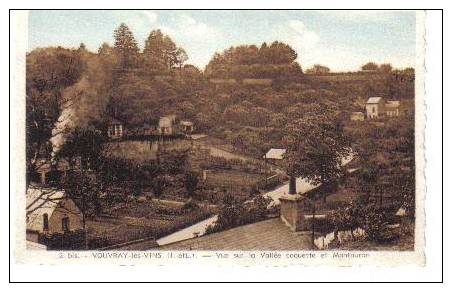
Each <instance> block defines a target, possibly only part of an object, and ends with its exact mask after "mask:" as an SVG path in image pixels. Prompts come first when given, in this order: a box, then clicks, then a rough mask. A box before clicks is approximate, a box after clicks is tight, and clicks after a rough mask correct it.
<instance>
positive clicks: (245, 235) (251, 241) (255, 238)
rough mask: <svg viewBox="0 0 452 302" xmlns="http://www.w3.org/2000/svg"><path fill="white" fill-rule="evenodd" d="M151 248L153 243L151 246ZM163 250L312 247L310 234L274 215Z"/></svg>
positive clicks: (168, 245)
mask: <svg viewBox="0 0 452 302" xmlns="http://www.w3.org/2000/svg"><path fill="white" fill-rule="evenodd" d="M151 248H152V247H151ZM159 249H164V250H207V251H208V250H242V251H251V250H260V251H265V250H286V251H290V250H309V249H311V241H310V237H309V235H306V234H302V233H296V232H292V231H291V230H290V229H289V228H288V227H287V226H286V225H285V224H284V222H282V221H281V220H280V218H272V219H268V220H264V221H260V222H256V223H252V224H247V225H243V226H239V227H236V228H232V229H229V230H226V231H222V232H218V233H213V234H209V235H205V236H201V237H196V238H193V239H187V240H184V241H179V242H175V243H171V244H167V245H162V246H160V247H159Z"/></svg>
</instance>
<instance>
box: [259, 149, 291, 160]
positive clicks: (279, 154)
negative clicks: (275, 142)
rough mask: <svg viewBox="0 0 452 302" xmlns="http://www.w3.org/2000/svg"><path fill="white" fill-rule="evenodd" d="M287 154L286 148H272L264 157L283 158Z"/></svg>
mask: <svg viewBox="0 0 452 302" xmlns="http://www.w3.org/2000/svg"><path fill="white" fill-rule="evenodd" d="M285 154H286V149H276V148H272V149H270V150H268V152H267V153H265V155H264V159H271V160H281V159H284V155H285Z"/></svg>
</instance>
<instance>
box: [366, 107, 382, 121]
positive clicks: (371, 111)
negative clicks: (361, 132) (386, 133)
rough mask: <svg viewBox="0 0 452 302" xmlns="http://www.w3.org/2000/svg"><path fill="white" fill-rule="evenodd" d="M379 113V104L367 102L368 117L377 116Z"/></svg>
mask: <svg viewBox="0 0 452 302" xmlns="http://www.w3.org/2000/svg"><path fill="white" fill-rule="evenodd" d="M378 115H379V106H378V104H366V116H367V118H377V117H378Z"/></svg>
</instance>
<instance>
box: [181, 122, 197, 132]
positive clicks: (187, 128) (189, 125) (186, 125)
mask: <svg viewBox="0 0 452 302" xmlns="http://www.w3.org/2000/svg"><path fill="white" fill-rule="evenodd" d="M180 126H181V130H182V132H184V133H185V134H191V133H193V131H195V126H194V124H193V122H190V121H181V122H180Z"/></svg>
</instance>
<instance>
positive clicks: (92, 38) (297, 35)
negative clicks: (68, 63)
mask: <svg viewBox="0 0 452 302" xmlns="http://www.w3.org/2000/svg"><path fill="white" fill-rule="evenodd" d="M122 22H124V23H126V24H127V25H128V26H129V27H130V29H131V30H132V32H133V34H134V36H135V38H136V40H137V42H138V44H139V46H140V48H141V49H142V48H143V45H144V41H145V40H146V38H147V36H148V35H149V33H150V32H151V31H152V30H154V29H161V30H162V31H163V32H164V33H165V34H168V35H169V36H170V37H171V38H172V39H173V41H174V42H175V43H176V44H177V45H178V46H180V47H182V48H184V49H185V50H186V52H187V54H188V56H189V60H188V62H187V63H189V64H193V65H196V66H198V67H199V68H201V69H203V68H204V67H205V65H206V64H207V63H208V62H209V60H210V59H211V58H212V56H213V55H214V53H215V52H222V51H223V50H225V49H226V48H229V47H230V46H238V45H243V44H256V45H261V44H262V43H263V42H267V43H271V42H272V41H275V40H278V41H281V42H285V43H287V44H289V45H291V46H292V47H293V48H294V49H295V50H296V51H297V53H298V58H297V61H298V62H299V63H300V64H301V66H302V67H303V69H307V68H309V67H311V66H312V65H313V64H322V65H326V66H328V67H329V68H330V69H331V70H332V71H353V70H358V69H359V68H360V67H361V66H362V65H363V64H365V63H367V62H369V61H373V62H376V63H379V64H381V63H390V64H392V65H393V66H394V67H396V68H404V67H414V66H415V60H416V13H415V12H414V11H300V10H297V11H287V10H277V11H271V10H266V11H243V10H242V11H232V10H221V11H209V10H183V11H178V10H160V11H159V10H153V11H149V10H140V11H134V10H128V11H113V10H110V11H101V10H97V11H93V10H91V11H80V10H78V11H77V10H73V11H67V10H66V11H65V10H54V11H44V10H42V11H31V12H30V15H29V21H28V28H29V32H28V50H33V49H34V48H36V47H47V46H62V47H78V46H79V45H80V43H81V42H83V43H84V44H85V45H86V47H87V48H88V49H89V50H91V51H97V49H98V48H99V46H100V45H101V44H102V43H103V42H107V43H109V44H110V45H112V44H113V41H114V40H113V31H114V30H115V28H117V27H118V26H119V24H121V23H122Z"/></svg>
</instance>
